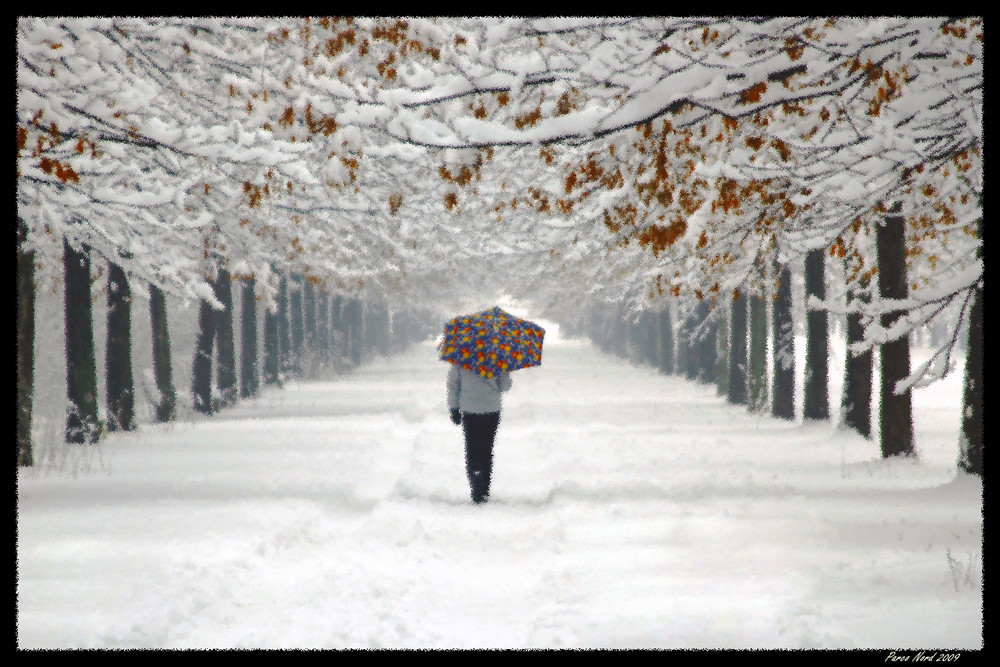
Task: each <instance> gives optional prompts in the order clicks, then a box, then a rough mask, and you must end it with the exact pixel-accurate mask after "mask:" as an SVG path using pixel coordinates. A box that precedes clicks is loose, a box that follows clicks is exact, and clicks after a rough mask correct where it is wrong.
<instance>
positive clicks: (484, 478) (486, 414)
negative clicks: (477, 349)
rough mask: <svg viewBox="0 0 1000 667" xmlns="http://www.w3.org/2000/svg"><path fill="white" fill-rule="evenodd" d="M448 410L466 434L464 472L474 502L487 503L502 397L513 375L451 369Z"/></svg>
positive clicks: (449, 374) (509, 385) (458, 368)
mask: <svg viewBox="0 0 1000 667" xmlns="http://www.w3.org/2000/svg"><path fill="white" fill-rule="evenodd" d="M447 384H448V410H449V411H450V413H451V421H452V422H453V423H455V424H456V425H457V424H461V425H462V429H463V431H464V432H465V472H466V474H467V475H468V478H469V489H470V491H471V493H472V502H474V503H476V504H480V503H484V502H486V500H487V499H488V498H489V495H490V480H491V477H492V475H493V442H494V440H495V439H496V433H497V427H498V426H499V424H500V408H501V403H502V394H503V393H504V392H506V391H508V390H509V389H510V388H511V384H512V383H511V379H510V373H508V372H505V371H500V372H498V373H496V374H495V375H494V377H492V378H486V377H483V376H481V375H479V374H477V373H475V372H473V371H472V370H469V369H465V368H462V367H460V366H457V365H451V366H450V368H449V369H448V383H447Z"/></svg>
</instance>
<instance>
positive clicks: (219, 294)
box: [215, 269, 239, 405]
mask: <svg viewBox="0 0 1000 667" xmlns="http://www.w3.org/2000/svg"><path fill="white" fill-rule="evenodd" d="M215 298H216V299H218V300H219V301H220V302H222V305H223V309H222V310H220V311H219V312H217V313H216V314H215V317H216V320H215V337H216V346H215V350H216V354H217V355H218V359H217V362H216V373H217V375H216V379H217V381H218V387H219V396H220V397H221V400H222V405H229V404H231V403H233V402H234V401H235V400H236V397H237V396H238V395H239V382H238V379H237V377H236V339H235V326H234V323H233V282H232V280H230V279H229V272H228V271H225V270H222V269H220V270H219V277H218V278H216V280H215Z"/></svg>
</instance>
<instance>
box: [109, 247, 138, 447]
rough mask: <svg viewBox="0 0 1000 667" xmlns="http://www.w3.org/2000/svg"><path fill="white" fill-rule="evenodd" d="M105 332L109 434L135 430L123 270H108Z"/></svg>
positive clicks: (127, 291)
mask: <svg viewBox="0 0 1000 667" xmlns="http://www.w3.org/2000/svg"><path fill="white" fill-rule="evenodd" d="M107 326H108V329H107V346H106V349H105V351H104V352H105V355H104V360H105V367H104V368H105V383H106V389H107V392H106V393H107V396H106V397H105V399H106V401H107V406H108V419H107V422H108V430H109V431H119V430H120V431H134V430H135V385H134V382H133V377H132V289H131V287H130V286H129V283H128V276H127V275H125V271H124V270H123V269H122V268H121V267H120V266H118V265H117V264H115V263H114V262H111V263H110V264H109V267H108V325H107Z"/></svg>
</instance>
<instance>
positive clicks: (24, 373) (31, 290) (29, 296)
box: [17, 218, 35, 466]
mask: <svg viewBox="0 0 1000 667" xmlns="http://www.w3.org/2000/svg"><path fill="white" fill-rule="evenodd" d="M27 240H28V227H27V225H25V224H24V221H23V220H21V218H18V219H17V465H18V466H30V465H34V463H35V457H34V452H33V450H32V447H31V415H32V408H33V405H34V388H35V251H34V250H31V251H27V252H26V251H25V250H24V244H25V242H26V241H27Z"/></svg>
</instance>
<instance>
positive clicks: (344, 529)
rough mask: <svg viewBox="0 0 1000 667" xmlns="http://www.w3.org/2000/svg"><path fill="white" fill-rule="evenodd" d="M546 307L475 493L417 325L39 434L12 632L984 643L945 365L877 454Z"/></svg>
mask: <svg viewBox="0 0 1000 667" xmlns="http://www.w3.org/2000/svg"><path fill="white" fill-rule="evenodd" d="M543 324H544V323H543ZM545 326H546V328H547V330H548V335H547V337H546V347H545V353H544V361H543V366H542V367H540V368H533V369H526V370H522V371H518V372H516V373H515V374H514V376H513V379H514V387H513V389H512V390H511V392H510V393H509V394H508V395H507V399H506V402H505V407H504V414H503V419H502V421H501V424H500V429H499V433H498V436H497V443H496V450H495V451H496V459H495V461H496V462H495V471H494V481H493V497H492V500H491V502H490V503H489V504H487V505H484V506H475V505H472V504H471V502H470V500H469V496H468V488H467V485H466V480H465V473H464V461H463V445H462V439H461V430H460V428H458V427H455V426H453V425H452V424H451V422H450V421H449V420H448V416H447V410H446V406H445V387H444V378H445V372H446V368H445V366H444V365H443V364H442V363H441V362H438V361H437V360H436V358H435V353H434V344H433V342H427V343H421V344H418V345H415V346H413V347H412V348H410V349H409V350H407V351H406V352H404V353H402V354H401V355H399V356H396V357H395V358H390V359H382V358H379V359H375V360H373V361H371V362H369V363H367V364H365V365H363V366H362V367H360V368H357V369H355V370H354V371H353V372H351V373H350V374H347V375H343V376H341V377H340V378H338V379H336V380H333V381H328V382H293V383H290V384H288V385H286V386H285V387H284V388H283V389H276V388H271V389H267V390H266V391H265V392H264V393H263V395H262V396H260V397H259V398H256V399H253V400H247V401H244V402H242V403H240V404H238V405H236V406H233V407H230V408H228V409H226V410H224V411H223V412H221V413H219V414H217V415H214V416H212V417H209V418H191V419H190V420H186V421H182V422H178V423H174V424H170V425H143V426H142V427H141V428H140V430H139V431H137V432H135V433H132V434H125V435H121V434H118V435H112V436H110V437H108V438H107V439H106V441H104V442H103V443H102V444H100V445H97V446H94V447H90V448H80V447H76V448H68V449H62V448H60V449H59V450H58V451H57V452H56V451H51V450H50V451H48V452H46V453H45V455H44V457H43V459H44V462H43V463H42V464H40V465H38V466H36V467H35V468H33V469H22V470H19V471H18V479H17V492H18V498H17V521H18V523H17V531H18V532H17V560H18V562H17V576H18V579H17V646H18V648H20V649H36V648H168V649H170V648H176V649H181V648H267V649H284V648H304V649H311V648H333V649H342V648H439V649H452V648H467V649H473V648H491V647H493V648H680V649H686V648H716V649H725V648H735V649H753V648H793V649H803V648H806V649H808V648H825V649H853V648H878V649H890V648H891V649H896V650H900V649H927V648H941V649H978V648H982V646H983V633H982V622H983V614H982V605H983V597H982V576H983V573H982V528H983V518H982V487H981V482H980V479H979V478H976V477H969V476H966V475H959V474H958V473H956V470H955V457H956V453H957V452H956V441H957V429H958V411H959V402H960V391H959V389H960V385H961V377H960V373H956V374H955V375H953V376H949V377H948V378H946V379H945V380H944V381H943V382H940V383H937V384H935V385H932V386H931V387H928V388H926V389H921V390H919V391H917V392H916V393H915V399H914V400H915V410H914V412H915V418H916V427H917V445H918V448H919V453H920V459H919V460H918V461H912V460H892V461H883V460H881V459H880V458H879V453H878V448H877V445H875V444H874V443H872V442H870V441H867V440H864V439H863V438H861V437H859V436H856V435H853V434H851V433H848V432H845V431H842V430H838V429H836V428H835V427H834V426H833V422H822V423H808V424H803V423H786V422H781V421H777V420H773V419H771V418H769V417H766V416H761V415H754V414H750V413H748V412H747V411H746V410H745V409H744V408H742V407H736V406H731V405H727V404H726V403H725V402H724V401H723V400H722V399H721V398H720V397H718V396H717V395H716V391H715V389H714V387H710V386H705V385H700V384H697V383H692V382H690V381H687V380H684V379H681V378H678V377H672V376H664V375H660V374H658V373H657V372H656V371H654V370H653V369H650V368H644V367H632V366H629V365H628V364H626V363H624V362H623V361H621V360H620V359H615V358H611V357H608V356H606V355H603V354H602V353H600V352H599V351H597V350H596V348H594V347H593V346H591V345H590V344H589V343H586V342H583V341H576V340H567V339H562V338H560V336H559V332H558V327H556V326H555V325H553V324H545ZM837 391H839V389H838V388H837V387H832V388H831V395H832V396H837V395H838V394H837Z"/></svg>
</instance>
